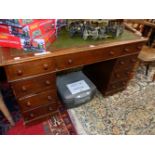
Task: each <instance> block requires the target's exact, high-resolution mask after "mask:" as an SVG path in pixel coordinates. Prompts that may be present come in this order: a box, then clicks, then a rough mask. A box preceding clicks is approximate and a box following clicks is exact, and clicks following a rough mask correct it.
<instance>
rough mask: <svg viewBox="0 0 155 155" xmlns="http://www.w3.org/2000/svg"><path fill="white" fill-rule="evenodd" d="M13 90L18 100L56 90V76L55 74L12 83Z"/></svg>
mask: <svg viewBox="0 0 155 155" xmlns="http://www.w3.org/2000/svg"><path fill="white" fill-rule="evenodd" d="M12 88H13V90H14V93H15V96H16V97H17V98H19V97H24V96H26V95H30V94H34V93H39V92H41V91H43V90H47V89H56V75H55V74H54V73H53V74H47V75H43V76H38V77H35V78H29V79H25V80H20V81H15V82H12Z"/></svg>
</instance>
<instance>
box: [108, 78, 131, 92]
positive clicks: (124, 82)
mask: <svg viewBox="0 0 155 155" xmlns="http://www.w3.org/2000/svg"><path fill="white" fill-rule="evenodd" d="M127 83H128V79H124V80H121V81H118V82H115V83H111V84H109V86H108V89H107V91H114V90H119V89H122V88H125V87H126V86H127Z"/></svg>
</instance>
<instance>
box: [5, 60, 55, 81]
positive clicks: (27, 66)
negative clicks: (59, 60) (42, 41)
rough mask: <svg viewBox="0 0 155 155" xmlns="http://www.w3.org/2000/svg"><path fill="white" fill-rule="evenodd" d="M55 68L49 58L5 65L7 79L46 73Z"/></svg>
mask: <svg viewBox="0 0 155 155" xmlns="http://www.w3.org/2000/svg"><path fill="white" fill-rule="evenodd" d="M54 70H55V63H54V61H53V60H52V59H51V58H46V59H39V60H34V61H29V62H24V63H19V64H15V65H9V66H6V67H5V71H6V73H7V78H8V80H9V81H11V80H16V79H21V78H23V77H28V76H31V75H37V74H42V73H48V72H52V71H54Z"/></svg>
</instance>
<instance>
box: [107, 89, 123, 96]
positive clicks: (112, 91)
mask: <svg viewBox="0 0 155 155" xmlns="http://www.w3.org/2000/svg"><path fill="white" fill-rule="evenodd" d="M123 90H125V87H121V88H118V89H112V90H110V91H106V92H105V93H104V95H106V96H108V95H113V94H115V93H118V92H121V91H123Z"/></svg>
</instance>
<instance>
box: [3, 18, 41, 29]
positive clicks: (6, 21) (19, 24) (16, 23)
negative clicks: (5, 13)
mask: <svg viewBox="0 0 155 155" xmlns="http://www.w3.org/2000/svg"><path fill="white" fill-rule="evenodd" d="M38 21H41V19H0V24H6V25H10V26H14V27H20V28H22V27H23V26H25V25H27V24H30V23H35V22H38Z"/></svg>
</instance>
